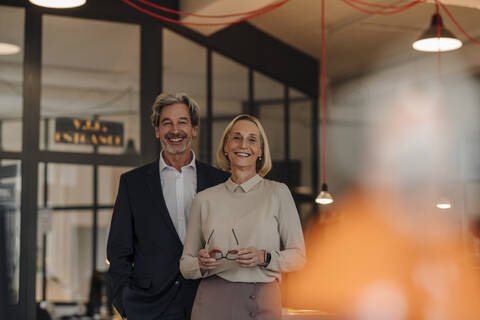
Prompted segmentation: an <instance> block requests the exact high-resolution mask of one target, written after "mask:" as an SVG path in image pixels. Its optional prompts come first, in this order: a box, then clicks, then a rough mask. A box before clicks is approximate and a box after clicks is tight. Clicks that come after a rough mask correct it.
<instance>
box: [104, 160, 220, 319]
mask: <svg viewBox="0 0 480 320" xmlns="http://www.w3.org/2000/svg"><path fill="white" fill-rule="evenodd" d="M195 164H196V168H197V192H200V191H202V190H204V189H207V188H209V187H212V186H214V185H217V184H219V183H222V182H224V181H226V180H227V178H228V176H229V175H228V174H227V173H226V172H223V171H221V170H219V169H216V168H213V167H211V166H208V165H206V164H203V163H201V162H199V161H196V162H195ZM172 187H174V186H172ZM182 251H183V245H182V242H181V241H180V239H179V237H178V234H177V232H176V230H175V227H174V225H173V223H172V220H171V218H170V214H169V212H168V209H167V206H166V204H165V200H164V198H163V193H162V187H161V182H160V173H159V163H158V160H157V161H154V162H152V163H150V164H148V165H145V166H142V167H139V168H136V169H134V170H132V171H129V172H127V173H124V174H123V175H122V176H121V177H120V186H119V190H118V195H117V199H116V202H115V208H114V211H113V216H112V222H111V226H110V234H109V236H108V245H107V258H108V260H109V262H110V267H109V270H108V277H107V295H108V296H109V299H110V301H111V302H112V303H113V305H114V306H115V307H116V308H117V310H118V311H119V312H120V314H121V315H122V316H123V317H125V315H127V316H128V319H129V320H139V319H149V320H150V319H159V318H161V316H162V313H163V312H164V311H165V309H166V308H167V306H168V305H169V303H170V302H171V301H172V300H173V299H174V298H175V295H176V294H177V292H179V290H180V288H181V287H182V286H190V287H191V286H194V290H191V292H192V294H191V295H192V296H191V297H188V299H184V300H185V307H186V308H189V310H191V307H192V304H193V299H194V296H195V292H196V287H197V285H198V281H192V280H186V279H184V278H183V277H182V275H181V274H180V271H179V261H180V257H181V255H182ZM189 295H190V294H189Z"/></svg>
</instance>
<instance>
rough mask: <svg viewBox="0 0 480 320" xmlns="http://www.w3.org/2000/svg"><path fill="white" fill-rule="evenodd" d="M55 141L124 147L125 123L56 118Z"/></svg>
mask: <svg viewBox="0 0 480 320" xmlns="http://www.w3.org/2000/svg"><path fill="white" fill-rule="evenodd" d="M55 142H57V143H69V144H87V145H94V146H113V147H123V123H121V122H111V121H100V120H91V119H87V120H86V119H78V118H63V117H62V118H56V119H55Z"/></svg>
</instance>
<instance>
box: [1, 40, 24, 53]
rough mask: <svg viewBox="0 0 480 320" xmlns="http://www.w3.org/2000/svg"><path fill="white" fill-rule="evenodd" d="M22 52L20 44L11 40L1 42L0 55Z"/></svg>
mask: <svg viewBox="0 0 480 320" xmlns="http://www.w3.org/2000/svg"><path fill="white" fill-rule="evenodd" d="M17 52H20V46H18V45H16V44H14V43H10V42H0V55H9V54H15V53H17Z"/></svg>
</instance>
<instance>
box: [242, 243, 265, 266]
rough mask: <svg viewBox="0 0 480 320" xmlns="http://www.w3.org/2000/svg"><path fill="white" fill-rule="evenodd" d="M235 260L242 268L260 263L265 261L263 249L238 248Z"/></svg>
mask: <svg viewBox="0 0 480 320" xmlns="http://www.w3.org/2000/svg"><path fill="white" fill-rule="evenodd" d="M236 261H237V263H238V265H239V266H240V267H244V268H251V267H256V266H258V265H262V264H264V263H265V251H264V250H257V249H256V248H254V247H249V248H244V249H240V250H238V253H237V259H236Z"/></svg>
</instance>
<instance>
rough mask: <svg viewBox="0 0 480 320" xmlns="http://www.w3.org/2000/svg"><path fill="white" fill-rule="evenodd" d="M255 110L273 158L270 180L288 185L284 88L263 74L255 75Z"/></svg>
mask: <svg viewBox="0 0 480 320" xmlns="http://www.w3.org/2000/svg"><path fill="white" fill-rule="evenodd" d="M253 79H254V82H253V83H254V85H255V89H254V93H255V108H256V109H257V112H258V117H259V119H260V121H262V124H263V127H264V129H265V133H266V134H267V138H268V143H269V147H270V155H271V157H272V162H273V163H272V170H271V171H270V173H269V174H268V178H270V179H273V180H277V181H282V182H285V183H288V176H287V174H288V168H289V167H288V166H287V164H286V162H285V161H284V160H285V142H284V139H285V130H284V128H285V126H284V119H285V114H284V107H285V102H284V101H285V99H284V86H283V85H282V84H281V83H280V82H278V81H275V80H273V79H271V78H269V77H267V76H265V75H263V74H261V73H258V72H255V74H254V78H253Z"/></svg>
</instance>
